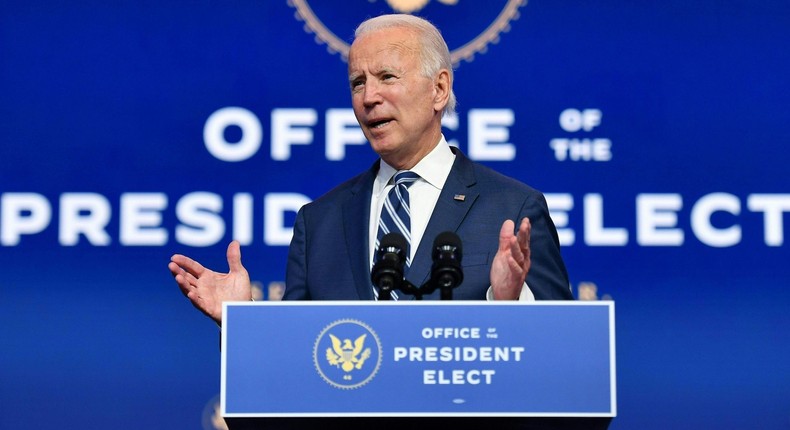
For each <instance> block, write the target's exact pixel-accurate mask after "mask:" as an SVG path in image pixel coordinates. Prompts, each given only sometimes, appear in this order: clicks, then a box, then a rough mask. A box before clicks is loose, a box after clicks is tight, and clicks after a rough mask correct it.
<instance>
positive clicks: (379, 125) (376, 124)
mask: <svg viewBox="0 0 790 430" xmlns="http://www.w3.org/2000/svg"><path fill="white" fill-rule="evenodd" d="M391 121H392V120H390V119H382V120H377V121H371V122H369V123H368V127H370V128H372V129H377V128H382V127H384V126H385V125H387V124H389V123H390V122H391Z"/></svg>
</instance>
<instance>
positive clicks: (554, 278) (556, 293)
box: [517, 191, 573, 300]
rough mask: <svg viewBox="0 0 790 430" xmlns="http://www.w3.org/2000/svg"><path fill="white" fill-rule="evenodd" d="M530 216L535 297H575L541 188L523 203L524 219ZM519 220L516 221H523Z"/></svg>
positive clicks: (531, 285) (529, 278)
mask: <svg viewBox="0 0 790 430" xmlns="http://www.w3.org/2000/svg"><path fill="white" fill-rule="evenodd" d="M524 216H526V217H528V218H529V221H530V224H531V225H532V231H531V233H530V252H531V260H532V263H531V267H530V269H529V274H528V275H527V285H529V288H530V290H531V291H532V294H534V295H535V299H536V300H572V299H573V294H572V293H571V289H570V281H569V280H568V272H567V269H566V267H565V263H564V261H563V259H562V255H561V254H560V241H559V237H558V235H557V228H556V227H555V226H554V222H553V221H552V220H551V217H550V216H549V209H548V205H547V204H546V199H545V197H544V196H543V194H541V193H540V192H538V191H535V192H533V193H531V195H530V196H529V197H528V198H527V200H526V201H525V202H524V207H523V210H522V218H523V217H524ZM520 221H521V220H520V219H519V220H518V221H517V223H518V222H520Z"/></svg>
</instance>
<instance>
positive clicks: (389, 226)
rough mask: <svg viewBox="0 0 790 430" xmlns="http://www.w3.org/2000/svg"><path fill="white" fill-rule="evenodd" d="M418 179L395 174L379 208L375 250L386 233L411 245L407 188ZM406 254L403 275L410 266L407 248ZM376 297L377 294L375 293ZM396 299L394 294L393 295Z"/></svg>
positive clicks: (414, 176) (415, 176)
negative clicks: (400, 236) (401, 238)
mask: <svg viewBox="0 0 790 430" xmlns="http://www.w3.org/2000/svg"><path fill="white" fill-rule="evenodd" d="M418 179H420V175H418V174H416V173H414V172H411V171H408V170H403V171H400V172H398V173H396V174H395V177H394V179H393V182H394V183H395V186H394V187H392V189H391V190H390V192H389V194H388V195H387V198H386V199H385V200H384V205H383V206H382V207H381V217H380V218H379V228H378V234H377V235H376V249H379V243H380V242H381V238H382V237H384V235H385V234H387V233H393V232H394V233H400V234H401V235H403V237H404V238H406V243H408V244H409V246H410V245H411V212H410V210H409V187H410V186H411V185H412V184H413V183H414V182H415V181H416V180H418ZM404 253H405V254H406V264H405V266H404V273H405V272H406V270H408V268H409V266H410V265H411V251H410V250H409V249H408V248H407V249H405V250H404ZM376 296H378V292H376ZM393 296H394V297H393V298H396V297H395V296H397V295H396V294H393Z"/></svg>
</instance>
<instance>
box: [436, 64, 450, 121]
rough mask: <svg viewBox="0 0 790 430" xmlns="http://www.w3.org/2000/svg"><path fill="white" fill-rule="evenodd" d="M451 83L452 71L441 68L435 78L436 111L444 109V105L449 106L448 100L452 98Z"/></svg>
mask: <svg viewBox="0 0 790 430" xmlns="http://www.w3.org/2000/svg"><path fill="white" fill-rule="evenodd" d="M451 84H452V82H451V81H450V72H449V71H447V69H441V70H439V73H437V74H436V77H435V78H434V80H433V91H434V98H433V109H434V110H435V111H436V112H441V111H443V110H444V107H445V106H447V102H448V101H449V100H450V87H451Z"/></svg>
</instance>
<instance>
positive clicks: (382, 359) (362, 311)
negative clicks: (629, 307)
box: [221, 301, 617, 430]
mask: <svg viewBox="0 0 790 430" xmlns="http://www.w3.org/2000/svg"><path fill="white" fill-rule="evenodd" d="M221 409H222V415H223V417H225V419H226V422H228V424H229V426H230V428H231V429H236V428H244V429H247V428H262V429H269V428H273V429H279V428H289V429H290V428H293V429H310V428H316V429H322V430H326V429H328V428H338V429H340V428H342V429H351V428H366V429H370V428H405V429H408V430H413V429H415V428H445V427H447V426H452V425H459V426H466V427H468V426H474V427H480V428H492V429H503V428H504V429H511V428H512V429H532V428H541V429H543V428H557V429H570V428H584V429H590V428H593V429H596V428H602V429H605V428H607V427H608V425H609V422H610V421H611V419H612V418H613V417H614V416H615V415H616V411H617V407H616V384H615V331H614V303H613V302H608V301H606V302H583V301H537V302H481V301H469V302H465V301H411V302H408V303H407V302H360V301H348V302H345V301H334V302H331V301H326V302H319V301H316V302H244V303H226V304H225V305H224V308H223V324H222V381H221Z"/></svg>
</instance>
